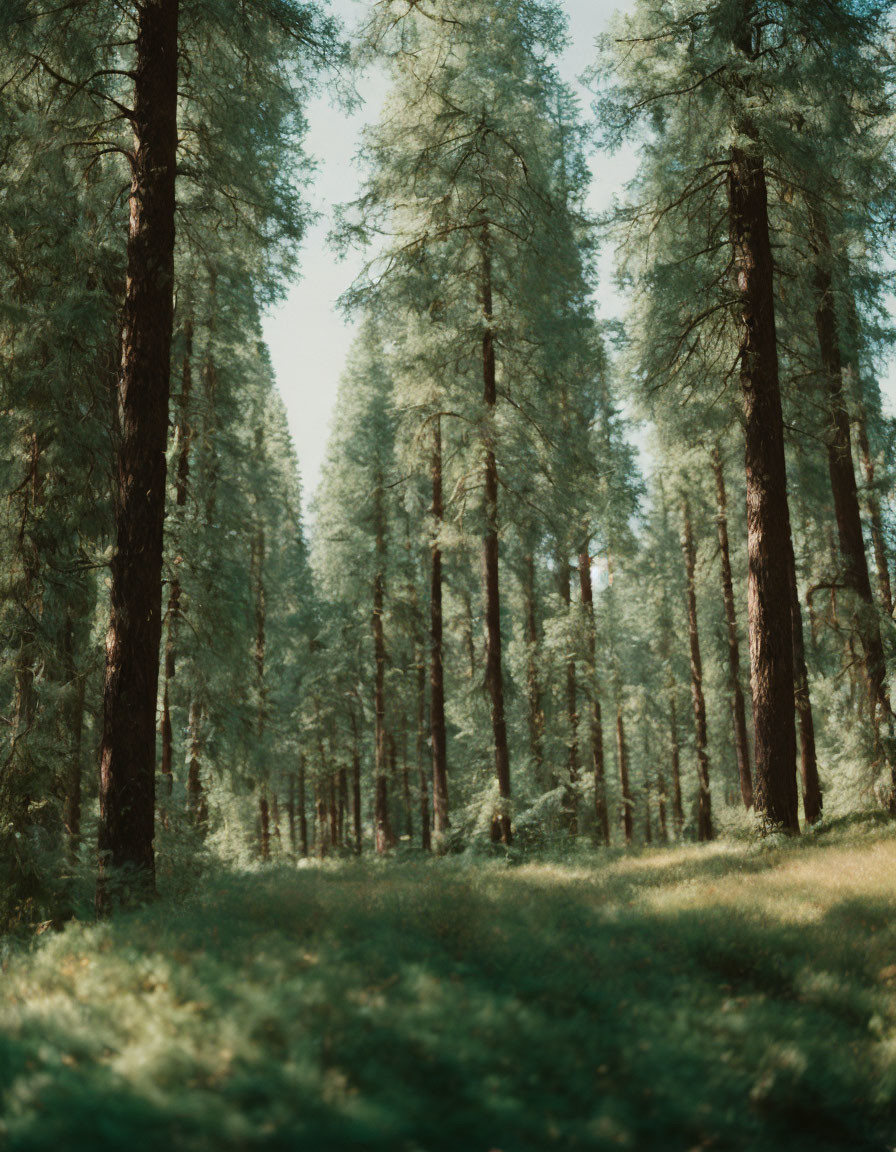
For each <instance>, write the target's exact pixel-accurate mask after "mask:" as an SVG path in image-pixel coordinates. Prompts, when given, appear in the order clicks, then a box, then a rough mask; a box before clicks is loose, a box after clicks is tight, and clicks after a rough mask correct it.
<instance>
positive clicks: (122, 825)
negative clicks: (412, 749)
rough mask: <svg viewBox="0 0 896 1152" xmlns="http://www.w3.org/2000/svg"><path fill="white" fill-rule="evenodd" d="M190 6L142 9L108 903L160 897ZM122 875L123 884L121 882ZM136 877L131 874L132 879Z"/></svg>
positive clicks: (113, 647) (110, 741)
mask: <svg viewBox="0 0 896 1152" xmlns="http://www.w3.org/2000/svg"><path fill="white" fill-rule="evenodd" d="M178 16H179V0H144V3H142V4H141V5H140V6H139V7H138V8H137V27H136V40H135V57H134V65H133V76H134V107H133V116H132V125H133V129H134V135H135V146H134V150H133V153H132V156H131V174H132V180H131V195H130V208H131V213H130V228H129V234H128V245H127V265H128V272H127V288H126V292H125V302H124V323H123V338H122V367H121V376H120V379H119V385H118V402H119V408H118V437H117V445H116V456H117V477H116V487H115V522H116V533H115V534H116V547H115V551H114V554H113V557H112V563H111V573H110V575H111V578H110V620H109V631H108V636H107V639H106V676H105V688H104V699H103V738H102V746H101V755H100V823H99V836H98V848H99V862H100V863H99V867H100V871H99V877H98V883H97V893H96V906H97V911H98V912H99V913H101V914H105V913H108V912H109V911H110V910H111V908H112V906H113V905H114V904H115V903H116V902H122V903H125V902H130V901H132V900H139V899H142V898H146V897H148V896H151V895H153V894H154V892H155V856H154V850H153V839H154V835H155V770H156V752H155V737H156V697H157V692H158V680H159V648H160V645H161V628H162V534H163V521H164V515H165V467H166V465H165V449H166V444H167V438H168V399H169V392H170V384H171V334H172V324H173V288H174V210H175V201H174V185H175V170H176V163H177V87H178V63H177V55H178ZM113 872H117V873H118V876H117V878H116V883H115V884H114V890H113V885H112V884H111V883H110V878H111V875H112V873H113ZM125 872H126V873H127V874H128V875H127V877H126V878H125V876H124V873H125Z"/></svg>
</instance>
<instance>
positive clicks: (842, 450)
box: [807, 198, 896, 812]
mask: <svg viewBox="0 0 896 1152" xmlns="http://www.w3.org/2000/svg"><path fill="white" fill-rule="evenodd" d="M807 207H808V211H809V238H810V243H811V245H812V249H813V251H814V254H815V258H816V264H815V292H816V304H815V328H816V331H817V333H818V346H819V349H820V352H821V360H822V364H823V366H824V372H825V377H826V381H827V399H828V413H829V418H830V425H829V428H828V435H827V453H828V474H829V476H830V481H831V492H832V494H833V497H834V516H835V519H836V521H837V536H838V540H839V545H840V560H841V563H842V567H843V582H844V583H845V584H846V586H847V587H848V588H849V589H850V590H851V591H852V592H853V593H854V595H855V596H856V597H857V599H858V601H859V604H858V605H857V606H856V626H857V627H856V630H857V632H858V636H859V641H860V643H861V645H862V652H863V656H864V663H865V674H866V677H867V680H868V688H869V693H870V698H871V714H872V724H873V727H874V729H875V732H876V731H877V730H878V724H879V719H878V717H879V718H882V719H883V720H884V722H885V723H886V724H887V726H888V728H889V729H890V730H891V732H892V726H893V709H892V706H891V702H890V694H889V691H888V689H887V666H886V658H885V656H884V647H883V640H882V638H881V631H880V621H879V619H878V615H877V608H876V605H875V603H874V595H873V593H872V591H871V577H870V575H869V571H868V557H867V555H866V554H865V540H864V537H863V535H862V516H861V511H860V509H859V494H858V487H857V485H856V474H855V469H854V465H853V457H852V441H851V436H850V427H849V412H848V410H847V406H846V396H845V394H844V389H843V362H842V356H841V351H840V335H839V327H838V323H837V311H836V304H835V301H834V285H833V275H832V270H831V263H832V253H831V241H830V236H829V234H828V230H827V222H826V220H825V219H824V216H823V215H822V213H821V212H820V211H819V210H818V208H817V207H816V205H815V204H814V202H813V201H812V199H811V198H809V199H808V200H807ZM887 743H888V744H889V743H890V741H888V742H887ZM884 751H885V755H886V759H887V762H888V764H889V767H890V776H891V801H890V806H891V809H892V810H893V811H894V812H896V756H893V754H892V751H891V749H890V748H889V747H887V748H885V750H884Z"/></svg>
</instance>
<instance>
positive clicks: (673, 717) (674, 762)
mask: <svg viewBox="0 0 896 1152" xmlns="http://www.w3.org/2000/svg"><path fill="white" fill-rule="evenodd" d="M669 751H670V754H671V755H670V764H671V768H672V820H673V822H674V824H675V835H676V836H681V832H682V829H683V828H684V805H683V804H682V800H681V744H680V743H679V740H678V708H677V706H676V703H675V685H674V683H673V684H670V685H669Z"/></svg>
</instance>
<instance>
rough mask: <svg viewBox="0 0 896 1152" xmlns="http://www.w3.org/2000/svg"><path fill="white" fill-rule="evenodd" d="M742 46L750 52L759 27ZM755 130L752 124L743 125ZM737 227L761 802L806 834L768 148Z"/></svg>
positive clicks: (754, 158)
mask: <svg viewBox="0 0 896 1152" xmlns="http://www.w3.org/2000/svg"><path fill="white" fill-rule="evenodd" d="M737 39H738V46H739V47H740V48H741V49H742V50H743V51H744V52H745V53H746V54H747V55H748V56H749V54H750V52H751V31H750V28H749V27H748V26H745V27H744V28H743V29H741V30H740V34H739V35H738V37H737ZM741 128H742V131H743V132H744V134H745V135H747V136H748V137H750V136H752V135H754V133H753V129H752V125H750V124H749V123H746V124H744V125H742V126H741ZM728 201H729V226H730V236H731V246H732V255H733V260H734V268H735V275H736V279H735V285H736V288H737V293H738V298H739V311H740V315H741V331H740V382H741V393H742V396H743V407H744V418H745V421H744V423H745V468H746V481H747V553H748V571H749V598H748V609H749V610H748V621H749V636H750V668H751V688H752V696H753V723H754V728H755V756H756V763H755V778H754V791H753V800H754V803H755V805H756V809H757V811H758V812H759V813H760V814H761V815H762V817H763V818H764V819H765V821H766V822H767V823H768V824H769V825H771V826H772V827H778V828H782V829H784V830H785V831H787V832H791V833H797V832H799V813H798V810H797V795H796V727H795V720H794V706H795V705H794V695H793V635H792V623H791V614H790V587H789V577H788V573H787V566H786V564H782V563H781V557H782V556H786V555H787V550H788V547H789V545H790V512H789V508H788V503H787V469H786V464H785V460H784V418H783V414H782V410H781V390H780V384H779V380H778V347H777V333H776V330H775V305H774V266H773V262H772V250H771V241H770V238H769V223H768V198H767V192H766V184H765V168H764V162H763V158H762V156H761V154H760V153H759V152H758V151H757V150H756V149H755V148H750V149H749V150H746V149H744V148H742V147H740V146H738V145H735V146H734V147H732V149H731V158H730V163H729V166H728Z"/></svg>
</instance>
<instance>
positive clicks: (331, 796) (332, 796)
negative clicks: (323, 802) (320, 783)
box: [327, 772, 340, 850]
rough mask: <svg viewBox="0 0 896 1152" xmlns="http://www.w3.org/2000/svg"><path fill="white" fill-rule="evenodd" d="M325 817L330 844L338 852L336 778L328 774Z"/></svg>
mask: <svg viewBox="0 0 896 1152" xmlns="http://www.w3.org/2000/svg"><path fill="white" fill-rule="evenodd" d="M327 815H328V816H329V819H330V843H331V844H332V846H333V848H334V849H336V850H338V849H339V847H340V840H339V797H338V793H337V791H336V776H335V774H334V773H333V772H330V773H329V775H328V776H327Z"/></svg>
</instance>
